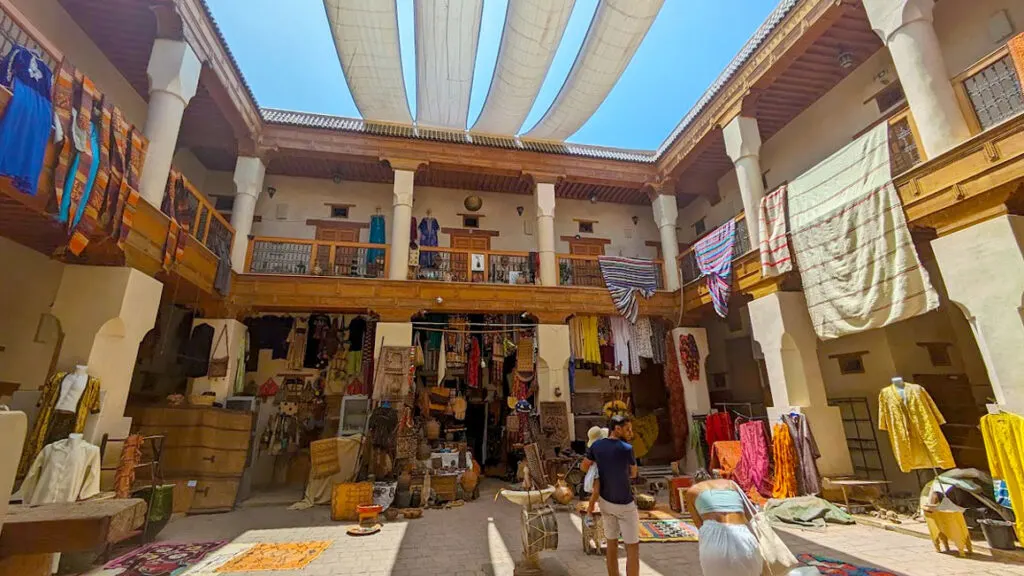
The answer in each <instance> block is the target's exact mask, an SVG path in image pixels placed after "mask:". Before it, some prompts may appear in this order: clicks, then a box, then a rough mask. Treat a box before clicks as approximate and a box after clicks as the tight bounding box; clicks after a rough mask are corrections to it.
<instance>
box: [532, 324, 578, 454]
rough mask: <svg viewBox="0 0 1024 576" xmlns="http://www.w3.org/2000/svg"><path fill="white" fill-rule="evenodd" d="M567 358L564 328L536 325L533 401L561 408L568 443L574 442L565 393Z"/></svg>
mask: <svg viewBox="0 0 1024 576" xmlns="http://www.w3.org/2000/svg"><path fill="white" fill-rule="evenodd" d="M570 354H571V353H570V351H569V326H568V325H567V324H538V325H537V401H539V402H562V403H564V404H565V411H566V415H567V421H568V423H569V440H575V439H576V432H575V430H576V424H575V422H574V420H573V415H572V394H570V393H569V357H570Z"/></svg>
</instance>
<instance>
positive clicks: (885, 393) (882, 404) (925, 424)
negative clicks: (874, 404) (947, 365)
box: [878, 382, 956, 472]
mask: <svg viewBox="0 0 1024 576" xmlns="http://www.w3.org/2000/svg"><path fill="white" fill-rule="evenodd" d="M903 386H904V388H903V394H904V395H903V397H901V396H900V391H899V389H898V388H897V387H896V385H894V384H890V385H889V386H886V387H885V388H882V391H881V392H879V394H878V429H879V430H886V431H888V432H889V442H891V443H892V453H893V455H894V456H896V463H897V464H899V466H900V470H902V471H903V472H910V471H911V470H920V469H922V468H925V469H931V468H938V469H940V470H945V469H947V468H955V467H956V464H955V463H954V462H953V453H952V452H951V451H950V449H949V443H948V442H947V441H946V436H945V435H944V434H943V433H942V428H940V427H939V426H940V425H942V424H945V423H946V419H945V418H943V417H942V413H941V412H939V409H938V408H937V407H936V406H935V402H933V401H932V397H931V396H929V395H928V391H927V390H925V389H924V388H922V387H921V386H918V385H917V384H911V383H910V382H906V383H905V384H904V385H903ZM904 398H905V400H904Z"/></svg>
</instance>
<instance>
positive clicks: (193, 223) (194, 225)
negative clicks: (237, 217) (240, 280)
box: [175, 178, 235, 252]
mask: <svg viewBox="0 0 1024 576" xmlns="http://www.w3.org/2000/svg"><path fill="white" fill-rule="evenodd" d="M184 189H185V197H184V198H178V199H177V203H178V205H177V207H176V208H175V215H176V216H177V218H178V223H179V224H180V225H182V226H185V227H187V228H188V232H189V234H190V235H191V236H192V237H193V238H195V239H196V240H198V241H199V243H200V244H202V245H203V246H206V247H207V248H209V249H210V250H211V251H213V247H214V246H222V247H226V248H227V250H226V251H227V252H230V251H231V243H232V242H233V241H234V238H235V229H234V228H232V226H231V224H230V223H229V222H228V221H227V219H225V218H224V216H223V215H222V214H221V213H220V212H218V211H217V209H216V207H214V205H213V202H211V201H210V200H209V198H207V197H206V195H205V194H203V193H202V192H200V191H199V190H198V189H197V188H196V187H195V186H193V185H192V183H191V182H189V180H188V179H187V178H185V179H184Z"/></svg>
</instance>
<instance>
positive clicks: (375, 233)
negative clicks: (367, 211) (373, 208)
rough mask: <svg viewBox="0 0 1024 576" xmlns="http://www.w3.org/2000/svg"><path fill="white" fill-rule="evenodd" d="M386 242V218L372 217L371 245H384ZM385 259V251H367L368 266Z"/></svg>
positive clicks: (375, 215)
mask: <svg viewBox="0 0 1024 576" xmlns="http://www.w3.org/2000/svg"><path fill="white" fill-rule="evenodd" d="M385 241H386V239H385V232H384V217H383V216H381V215H380V214H374V215H373V216H370V244H384V243H385ZM383 257H384V251H383V250H379V249H377V248H370V249H369V250H367V251H366V264H367V265H370V264H373V263H375V262H376V261H377V259H378V258H383Z"/></svg>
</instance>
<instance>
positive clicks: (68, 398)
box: [56, 365, 89, 412]
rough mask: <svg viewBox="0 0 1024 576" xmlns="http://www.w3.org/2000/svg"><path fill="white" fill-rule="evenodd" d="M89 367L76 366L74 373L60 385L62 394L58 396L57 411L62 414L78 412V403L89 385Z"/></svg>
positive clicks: (69, 374)
mask: <svg viewBox="0 0 1024 576" xmlns="http://www.w3.org/2000/svg"><path fill="white" fill-rule="evenodd" d="M87 370H88V367H87V366H83V365H79V366H75V371H74V372H69V373H68V375H67V376H65V377H64V380H62V381H61V383H60V394H59V395H58V396H57V406H56V409H57V410H58V411H61V412H75V411H77V410H78V401H79V400H81V398H82V393H83V392H85V386H86V385H87V384H88V383H89V373H88V371H87Z"/></svg>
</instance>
